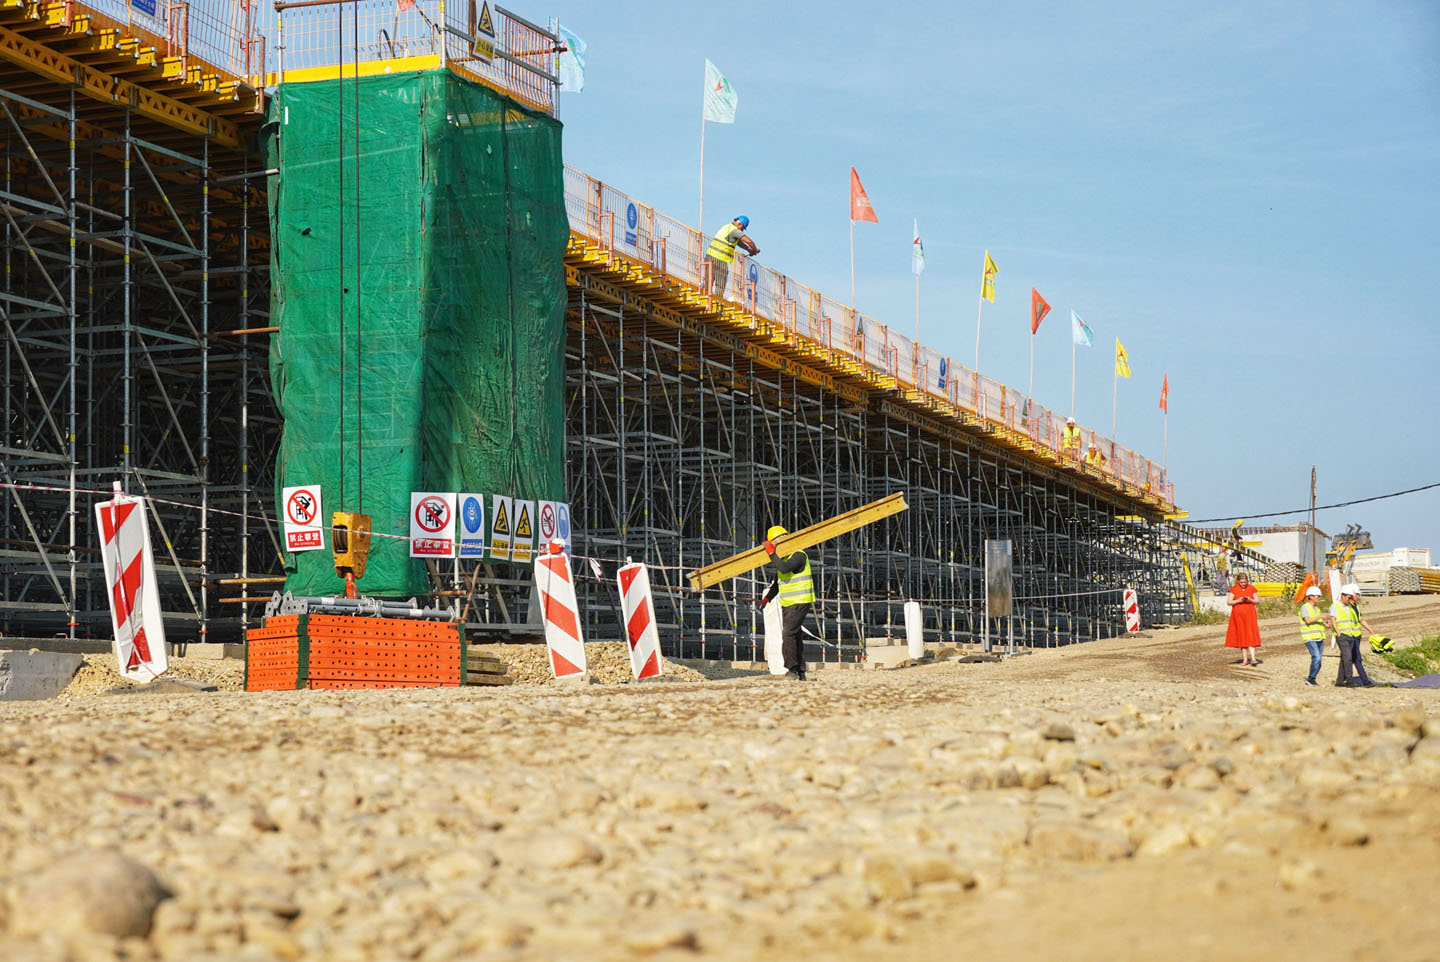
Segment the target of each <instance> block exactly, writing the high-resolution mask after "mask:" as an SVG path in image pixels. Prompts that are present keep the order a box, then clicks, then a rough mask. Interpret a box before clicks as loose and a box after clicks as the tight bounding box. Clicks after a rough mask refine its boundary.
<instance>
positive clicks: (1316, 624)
mask: <svg viewBox="0 0 1440 962" xmlns="http://www.w3.org/2000/svg"><path fill="white" fill-rule="evenodd" d="M1322 597H1324V595H1323V593H1322V592H1321V591H1320V589H1319V588H1317V587H1316V586H1315V585H1311V586H1310V587H1308V588H1306V589H1305V603H1304V604H1302V605H1301V606H1300V640H1301V641H1303V642H1305V647H1306V648H1307V649H1309V651H1310V674H1309V676H1308V677H1307V678H1306V679H1305V684H1307V685H1314V684H1316V681H1315V678H1316V677H1317V676H1318V675H1319V674H1320V655H1321V653H1322V652H1323V651H1324V650H1325V613H1324V612H1323V611H1321V610H1320V604H1319V602H1320V599H1321V598H1322Z"/></svg>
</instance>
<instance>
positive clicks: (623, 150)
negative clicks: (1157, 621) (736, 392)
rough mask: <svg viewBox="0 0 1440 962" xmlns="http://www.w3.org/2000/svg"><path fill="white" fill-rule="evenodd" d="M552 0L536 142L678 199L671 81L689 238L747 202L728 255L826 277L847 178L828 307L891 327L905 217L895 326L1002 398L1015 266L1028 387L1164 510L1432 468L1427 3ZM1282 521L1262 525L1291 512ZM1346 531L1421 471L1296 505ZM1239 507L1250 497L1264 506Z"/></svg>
mask: <svg viewBox="0 0 1440 962" xmlns="http://www.w3.org/2000/svg"><path fill="white" fill-rule="evenodd" d="M517 10H518V12H520V13H522V14H523V15H529V16H532V17H535V18H542V17H549V16H557V17H558V18H559V20H560V21H561V22H562V23H564V24H565V25H566V26H567V27H568V28H570V29H572V30H574V31H575V32H576V33H578V34H579V35H580V36H581V37H583V38H584V39H585V41H586V43H587V44H588V72H587V76H586V87H585V90H584V92H583V93H580V94H566V95H564V96H562V98H561V120H562V121H563V122H564V124H565V158H566V162H567V163H570V164H572V165H574V166H576V167H578V168H580V169H581V170H584V171H585V172H587V173H589V174H590V175H592V176H594V177H598V178H600V179H601V180H604V181H606V182H607V183H610V184H613V185H614V186H615V187H616V188H617V189H619V190H622V191H625V192H626V193H629V194H631V195H633V196H635V197H637V198H638V199H640V200H641V201H643V202H644V203H647V204H650V205H652V206H654V207H655V208H657V209H659V210H662V211H664V212H666V213H668V214H671V215H672V216H675V217H678V218H680V219H682V220H684V221H686V222H688V223H692V224H693V223H694V221H695V219H696V216H697V213H698V211H697V207H698V192H699V149H700V144H699V140H700V103H701V79H702V74H703V68H704V61H705V58H707V57H708V58H709V59H710V60H712V61H713V62H714V63H715V64H716V65H717V66H718V67H719V68H720V69H721V70H722V71H723V72H724V73H725V75H726V77H727V78H728V79H729V80H730V82H731V83H732V85H733V86H734V87H735V89H736V90H737V92H738V94H739V107H738V114H737V122H736V123H735V124H734V125H733V126H731V125H716V124H710V125H708V126H707V130H706V155H705V207H706V211H707V213H706V220H707V223H706V224H705V225H704V226H705V228H706V230H707V232H709V231H713V230H714V229H715V228H716V227H717V226H718V225H719V223H720V222H721V221H723V220H725V219H727V218H728V217H729V216H732V215H733V214H735V213H741V212H743V213H746V214H748V215H749V216H750V218H751V235H752V236H753V237H754V238H755V240H756V242H757V243H758V244H759V245H760V246H761V248H762V252H761V256H760V259H761V260H762V261H763V262H764V263H765V264H767V265H768V266H770V267H773V268H775V269H777V270H780V271H782V272H784V273H786V274H788V275H790V276H792V277H794V278H795V279H796V280H798V281H800V282H801V283H804V284H807V285H809V286H811V287H813V288H816V289H819V290H822V291H824V292H826V293H829V294H831V295H832V296H835V297H836V298H838V299H842V300H843V299H845V298H846V296H847V294H848V291H849V287H850V276H849V234H848V228H849V222H848V219H847V218H848V201H849V197H848V183H849V181H848V178H849V168H850V166H851V165H854V166H855V167H856V168H857V169H858V170H859V172H860V176H861V178H862V180H863V181H864V185H865V188H866V191H867V192H868V194H869V196H870V199H871V202H872V203H873V204H874V207H875V210H876V212H877V214H878V215H879V218H880V222H879V224H864V223H862V224H858V225H856V229H855V245H856V286H857V303H858V307H859V308H860V310H861V311H863V312H865V313H867V314H870V315H871V316H873V317H875V318H877V319H878V320H880V321H882V322H883V323H886V324H890V325H891V326H893V327H895V328H896V329H897V330H899V331H900V332H902V333H906V334H909V333H911V332H913V329H914V310H915V308H914V279H913V276H912V275H911V274H910V241H911V222H912V219H914V218H918V219H919V222H920V233H921V236H922V238H923V240H924V243H925V250H926V255H927V269H926V271H925V274H924V275H923V276H922V278H921V340H922V341H924V342H925V343H926V344H928V345H930V346H932V347H934V348H936V349H938V350H941V351H944V352H946V353H948V354H950V355H951V356H952V357H954V358H955V359H956V360H957V361H959V362H961V363H963V364H966V365H969V364H970V363H971V361H972V360H973V355H974V341H975V314H976V303H977V294H978V288H979V282H980V266H981V261H982V257H983V254H984V251H985V250H986V249H987V248H988V249H989V251H990V252H991V256H993V257H994V259H995V261H996V263H997V265H998V266H999V269H1000V273H999V277H998V279H997V292H998V293H997V298H996V302H995V303H994V304H993V305H992V304H989V303H987V304H986V305H985V320H984V325H983V332H982V343H981V352H980V354H981V358H980V360H981V363H980V368H981V371H982V373H984V374H987V375H989V376H992V377H995V378H997V379H999V380H1001V381H1003V382H1005V383H1008V384H1011V385H1014V386H1016V387H1017V388H1019V389H1021V390H1023V389H1024V388H1025V385H1026V380H1027V377H1028V360H1029V354H1028V351H1029V343H1028V339H1029V326H1028V312H1029V302H1030V288H1031V287H1032V286H1033V287H1035V288H1037V289H1038V290H1039V291H1040V293H1041V294H1042V295H1044V297H1045V298H1046V299H1047V300H1048V301H1049V302H1050V304H1051V305H1052V306H1053V311H1052V313H1051V315H1050V317H1049V318H1047V319H1046V321H1045V323H1044V324H1043V325H1042V326H1041V328H1040V332H1039V335H1038V337H1037V340H1036V361H1035V364H1036V368H1035V397H1036V399H1037V400H1038V401H1040V402H1041V403H1042V404H1045V405H1046V406H1048V407H1051V408H1053V409H1055V410H1059V411H1064V410H1065V409H1066V408H1067V407H1068V405H1069V395H1070V373H1071V372H1070V333H1069V319H1068V316H1069V311H1070V309H1072V308H1073V309H1075V310H1076V311H1078V312H1079V313H1080V315H1081V316H1082V317H1084V318H1085V320H1086V321H1087V322H1088V323H1089V324H1090V326H1091V327H1092V328H1094V330H1095V335H1096V346H1095V347H1094V348H1093V349H1089V350H1086V349H1084V348H1081V349H1080V350H1079V352H1078V353H1079V356H1078V376H1077V381H1078V387H1077V405H1076V406H1077V412H1076V413H1077V417H1078V418H1079V420H1080V421H1081V423H1082V424H1085V425H1088V426H1093V427H1095V428H1097V429H1100V430H1101V431H1102V432H1108V430H1109V427H1110V420H1111V390H1112V381H1111V372H1112V369H1113V368H1112V351H1113V344H1114V338H1115V337H1117V336H1118V337H1119V338H1120V339H1121V340H1122V341H1123V342H1124V344H1125V346H1126V348H1127V350H1128V351H1129V355H1130V361H1131V367H1132V369H1133V371H1134V377H1133V379H1131V380H1130V381H1124V380H1122V381H1121V382H1120V385H1119V410H1118V422H1119V427H1118V431H1117V440H1118V441H1119V442H1120V443H1121V444H1124V445H1128V446H1130V447H1133V448H1136V449H1137V450H1139V451H1141V452H1142V453H1144V454H1146V455H1148V456H1150V457H1152V458H1153V459H1155V460H1157V461H1158V460H1160V459H1161V457H1162V414H1161V412H1160V411H1159V410H1158V407H1157V405H1158V400H1159V391H1160V383H1161V378H1162V375H1163V374H1165V373H1167V372H1168V374H1169V377H1170V424H1169V438H1170V440H1169V468H1170V476H1171V479H1172V481H1174V483H1175V487H1176V499H1177V501H1178V502H1179V504H1180V505H1181V507H1183V508H1186V509H1188V510H1189V511H1190V514H1191V517H1192V518H1195V519H1202V518H1209V517H1214V516H1219V515H1227V514H1228V515H1234V513H1235V512H1243V513H1246V514H1247V515H1253V514H1257V513H1260V512H1270V511H1281V510H1286V509H1291V508H1298V507H1301V506H1303V505H1305V504H1307V503H1308V498H1309V479H1310V468H1311V466H1312V465H1314V466H1316V467H1317V469H1318V471H1319V497H1320V503H1322V504H1324V503H1328V502H1335V501H1347V500H1351V499H1355V498H1363V497H1368V496H1372V495H1377V494H1383V493H1387V492H1390V491H1396V490H1400V489H1403V488H1409V487H1415V486H1418V485H1421V484H1427V483H1430V482H1436V481H1440V437H1437V435H1440V425H1437V422H1436V419H1435V416H1434V414H1433V413H1432V412H1434V411H1436V410H1440V390H1437V387H1436V369H1437V366H1440V333H1437V326H1436V325H1437V319H1436V317H1435V314H1436V311H1437V304H1440V4H1436V3H1434V2H1413V3H1409V2H1368V3H1366V2H1351V3H1332V2H1326V0H1320V2H1308V3H1288V2H1286V3H1244V4H1242V3H1229V2H1225V3H1219V4H1189V3H1154V2H1149V3H1131V2H1124V0H1122V2H1111V3H1104V4H1099V3H1073V4H1056V3H1032V2H1019V3H1009V4H987V5H973V6H969V7H959V8H957V7H956V5H954V4H950V3H933V4H931V3H916V2H912V3H903V4H888V5H884V4H873V3H866V4H856V3H805V2H792V3H752V2H743V0H742V2H735V3H726V4H722V5H719V6H702V5H694V4H674V3H666V4H660V3H654V4H652V3H627V2H613V3H607V4H597V3H594V2H580V0H560V2H556V0H550V2H549V3H548V4H547V5H546V6H545V7H544V8H541V7H539V6H536V7H534V8H528V7H527V8H518V7H517ZM1296 520H1300V516H1298V515H1297V516H1292V517H1287V518H1280V519H1274V521H1275V522H1279V523H1292V522H1294V521H1296ZM1318 520H1319V524H1320V527H1322V528H1323V529H1325V530H1326V531H1328V532H1332V533H1333V532H1335V531H1338V530H1340V529H1342V528H1343V527H1344V526H1345V524H1346V523H1348V522H1351V521H1354V522H1358V523H1360V524H1362V525H1364V526H1366V527H1368V528H1369V529H1370V531H1371V532H1372V534H1373V535H1374V538H1375V543H1376V546H1377V547H1382V548H1389V547H1395V546H1400V545H1404V546H1414V547H1430V548H1433V549H1435V552H1436V555H1437V558H1436V560H1437V562H1440V488H1437V489H1432V490H1431V491H1427V492H1424V493H1420V494H1415V495H1410V496H1407V497H1404V498H1398V499H1394V500H1390V501H1382V502H1377V503H1374V504H1369V505H1362V506H1357V507H1354V508H1346V509H1337V510H1333V511H1327V512H1322V513H1321V514H1320V516H1319V519H1318ZM1272 523H1273V522H1272Z"/></svg>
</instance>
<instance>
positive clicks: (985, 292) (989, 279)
mask: <svg viewBox="0 0 1440 962" xmlns="http://www.w3.org/2000/svg"><path fill="white" fill-rule="evenodd" d="M998 273H1000V268H998V267H996V266H995V262H994V261H992V260H991V259H990V252H989V251H986V252H985V278H984V279H983V280H982V281H981V282H980V296H981V297H983V298H985V300H987V301H989V302H990V303H991V304H994V303H995V275H996V274H998Z"/></svg>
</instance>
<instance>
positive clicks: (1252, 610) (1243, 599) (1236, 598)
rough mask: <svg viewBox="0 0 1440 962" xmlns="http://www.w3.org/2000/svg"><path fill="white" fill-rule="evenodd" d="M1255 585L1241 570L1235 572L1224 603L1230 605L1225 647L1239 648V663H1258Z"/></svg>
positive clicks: (1257, 621) (1258, 620)
mask: <svg viewBox="0 0 1440 962" xmlns="http://www.w3.org/2000/svg"><path fill="white" fill-rule="evenodd" d="M1255 597H1256V592H1255V586H1254V585H1252V584H1251V583H1250V576H1249V575H1247V574H1246V573H1245V572H1243V571H1237V572H1235V584H1234V585H1233V586H1232V587H1231V588H1230V597H1228V598H1226V599H1225V603H1226V604H1228V605H1229V606H1230V627H1229V628H1228V629H1226V631H1225V647H1226V648H1239V649H1240V664H1242V665H1258V664H1260V659H1259V658H1256V657H1255V649H1256V648H1259V647H1260V612H1259V609H1257V608H1256V607H1255V604H1256V601H1255Z"/></svg>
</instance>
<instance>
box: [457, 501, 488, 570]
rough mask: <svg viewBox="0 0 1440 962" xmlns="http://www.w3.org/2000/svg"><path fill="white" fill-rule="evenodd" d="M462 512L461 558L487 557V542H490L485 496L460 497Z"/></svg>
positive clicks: (460, 509) (460, 510)
mask: <svg viewBox="0 0 1440 962" xmlns="http://www.w3.org/2000/svg"><path fill="white" fill-rule="evenodd" d="M458 504H459V508H458V510H459V512H460V557H462V558H483V557H485V542H487V541H488V540H489V538H488V532H487V531H486V530H485V495H483V494H462V495H460V497H459V502H458Z"/></svg>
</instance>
